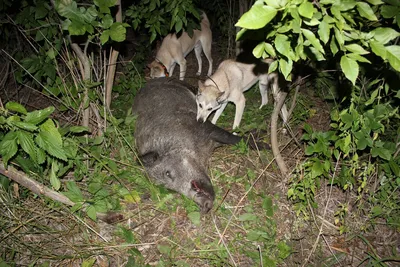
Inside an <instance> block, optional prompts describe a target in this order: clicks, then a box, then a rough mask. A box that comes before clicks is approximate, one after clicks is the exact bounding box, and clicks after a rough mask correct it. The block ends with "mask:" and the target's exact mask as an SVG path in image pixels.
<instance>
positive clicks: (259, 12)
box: [235, 5, 277, 30]
mask: <svg viewBox="0 0 400 267" xmlns="http://www.w3.org/2000/svg"><path fill="white" fill-rule="evenodd" d="M276 14H277V10H276V9H275V8H273V7H271V6H263V5H253V6H252V7H251V8H250V10H249V11H247V12H246V13H244V14H243V16H242V17H241V18H240V19H239V21H238V22H237V23H236V24H235V26H236V27H242V28H245V29H251V30H257V29H260V28H263V27H264V26H265V25H267V23H268V22H270V21H271V20H272V19H273V18H274V17H275V16H276Z"/></svg>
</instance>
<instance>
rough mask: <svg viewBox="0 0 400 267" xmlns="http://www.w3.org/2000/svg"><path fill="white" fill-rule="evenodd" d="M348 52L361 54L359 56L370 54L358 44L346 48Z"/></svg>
mask: <svg viewBox="0 0 400 267" xmlns="http://www.w3.org/2000/svg"><path fill="white" fill-rule="evenodd" d="M344 47H345V48H346V49H347V50H348V51H350V52H353V53H356V54H359V55H366V54H369V52H368V51H367V50H365V49H364V48H362V46H361V45H358V44H349V45H345V46H344Z"/></svg>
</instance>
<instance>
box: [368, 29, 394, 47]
mask: <svg viewBox="0 0 400 267" xmlns="http://www.w3.org/2000/svg"><path fill="white" fill-rule="evenodd" d="M371 33H373V35H374V39H375V40H377V41H378V42H380V43H381V44H387V43H388V42H390V41H391V40H393V39H395V38H397V37H399V36H400V33H398V32H397V31H396V30H394V29H392V28H382V27H379V28H376V29H374V30H373V31H372V32H371Z"/></svg>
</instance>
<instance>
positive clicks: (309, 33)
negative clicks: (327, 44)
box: [301, 29, 325, 54]
mask: <svg viewBox="0 0 400 267" xmlns="http://www.w3.org/2000/svg"><path fill="white" fill-rule="evenodd" d="M301 32H302V33H303V35H304V36H305V37H306V38H307V40H308V41H310V43H311V44H312V46H313V47H314V48H315V49H317V51H319V52H321V53H322V54H325V51H324V48H323V47H322V45H321V43H320V42H319V40H318V39H317V38H316V37H315V35H314V33H313V32H312V31H310V30H307V29H301Z"/></svg>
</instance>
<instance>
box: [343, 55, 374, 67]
mask: <svg viewBox="0 0 400 267" xmlns="http://www.w3.org/2000/svg"><path fill="white" fill-rule="evenodd" d="M346 56H348V57H349V58H352V59H354V60H356V61H358V62H364V63H369V64H371V61H369V60H368V59H366V58H365V57H363V56H360V55H359V54H355V53H350V54H346Z"/></svg>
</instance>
